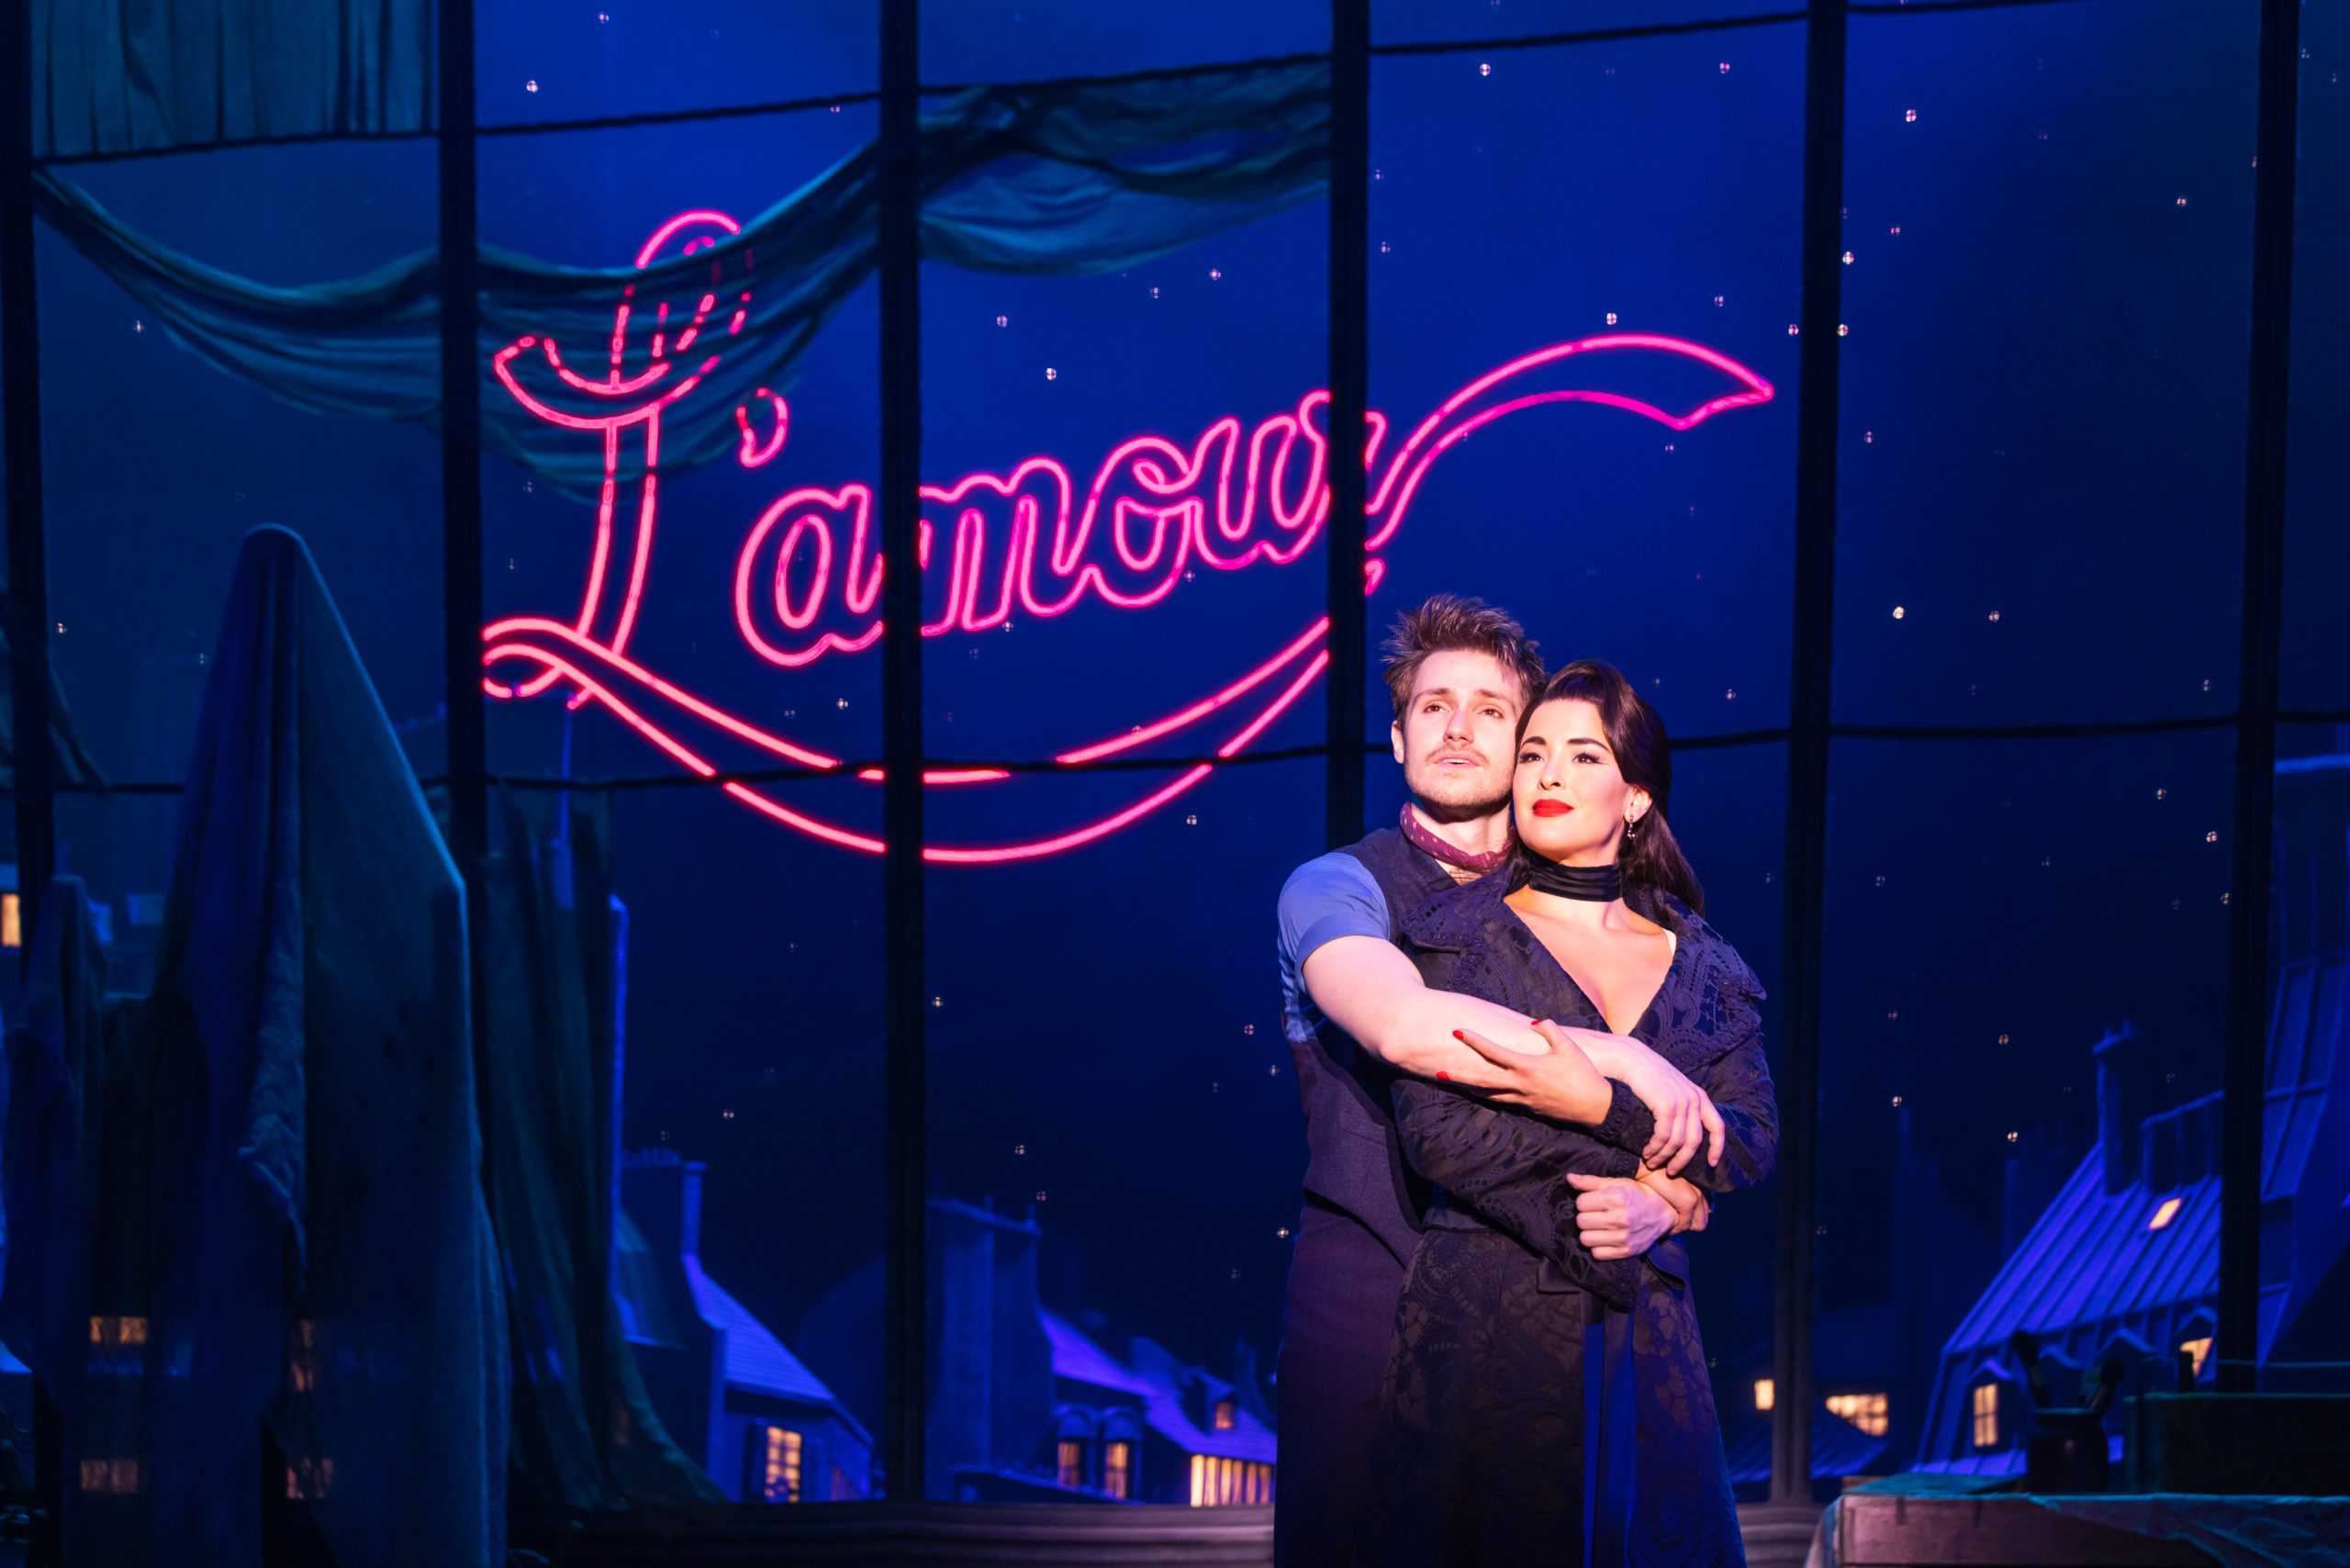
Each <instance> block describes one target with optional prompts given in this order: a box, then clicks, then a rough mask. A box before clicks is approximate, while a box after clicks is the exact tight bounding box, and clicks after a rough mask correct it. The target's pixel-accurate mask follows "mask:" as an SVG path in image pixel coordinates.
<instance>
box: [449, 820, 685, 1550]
mask: <svg viewBox="0 0 2350 1568" xmlns="http://www.w3.org/2000/svg"><path fill="white" fill-rule="evenodd" d="M439 799H440V796H439V792H437V791H436V801H435V803H436V804H438V803H439ZM491 808H492V810H491V823H492V834H491V840H492V843H491V849H490V857H489V863H488V865H487V868H486V871H485V875H484V878H483V881H484V893H485V897H484V904H485V913H484V917H483V918H484V922H485V929H486V938H485V939H486V941H487V944H488V952H487V955H486V961H485V963H484V965H483V972H484V974H485V976H486V977H487V980H486V983H487V985H488V987H489V999H488V1007H487V1014H488V1021H489V1022H488V1027H489V1039H488V1051H487V1055H488V1059H489V1076H490V1089H489V1096H490V1124H489V1126H490V1171H491V1179H492V1180H493V1181H494V1182H496V1183H497V1189H498V1202H497V1204H495V1209H496V1213H497V1216H498V1217H497V1224H498V1249H499V1252H500V1254H501V1256H502V1257H503V1259H504V1260H505V1274H506V1281H507V1308H508V1310H507V1322H508V1325H509V1330H508V1331H509V1337H510V1342H511V1344H512V1346H513V1366H512V1372H513V1389H514V1393H513V1400H514V1406H513V1445H512V1453H513V1460H514V1469H515V1472H516V1473H517V1474H518V1476H519V1477H520V1481H521V1484H523V1485H524V1486H526V1487H527V1488H528V1489H529V1491H530V1493H531V1494H532V1496H533V1497H534V1499H535V1501H536V1502H538V1503H539V1504H540V1505H542V1506H550V1507H565V1508H573V1509H588V1508H607V1507H617V1506H622V1505H625V1504H630V1503H636V1504H651V1505H655V1506H666V1507H686V1508H693V1507H699V1506H715V1505H717V1504H719V1503H722V1501H724V1498H723V1496H722V1495H721V1493H720V1492H719V1490H718V1489H717V1487H715V1486H714V1485H712V1484H711V1481H710V1479H709V1477H707V1476H706V1475H704V1474H703V1473H702V1472H701V1469H700V1467H699V1465H697V1464H696V1463H695V1462H693V1461H692V1460H691V1459H689V1458H688V1457H687V1455H686V1454H685V1453H684V1452H683V1451H682V1450H680V1449H679V1448H678V1447H677V1444H676V1443H674V1442H673V1441H671V1440H670V1438H669V1435H668V1434H667V1433H666V1431H665V1430H664V1429H663V1428H662V1425H661V1419H660V1417H658V1416H656V1415H655V1414H654V1411H653V1405H652V1401H651V1400H650V1398H649V1397H648V1396H647V1394H646V1393H645V1390H644V1384H643V1379H642V1378H641V1377H640V1375H639V1374H638V1371H637V1365H636V1358H635V1356H634V1354H633V1353H632V1351H631V1350H630V1348H629V1344H628V1340H627V1338H626V1337H625V1335H624V1334H623V1332H622V1326H621V1317H620V1312H619V1309H618V1307H617V1305H615V1304H614V1302H613V1299H612V1288H611V1266H610V1260H611V1256H612V1227H613V1224H614V1215H615V1213H616V1205H615V1204H614V1202H613V1177H614V1173H615V1171H616V1169H617V1165H616V1161H615V1158H614V1156H615V1139H616V1138H617V1137H618V1136H619V1129H618V1127H617V1126H615V1125H614V1112H615V1107H614V1103H613V1102H614V1094H615V1091H616V1088H617V1083H616V1074H615V1067H616V1065H617V1063H618V1061H619V1059H620V1049H619V1045H620V1038H619V1036H620V1016H621V1000H622V999H621V985H622V981H621V976H622V974H623V973H624V969H623V968H622V965H623V963H624V958H623V957H622V954H623V952H624V946H625V943H626V941H627V918H628V916H627V911H626V910H625V909H624V908H623V907H622V906H621V903H620V902H619V901H618V900H617V899H615V898H613V896H612V890H611V819H610V800H609V798H607V797H604V796H579V797H566V796H554V795H549V794H545V793H542V792H536V791H531V792H518V791H507V790H500V791H498V792H496V793H495V794H493V796H492V797H491ZM687 1436H688V1439H690V1440H693V1441H695V1442H696V1443H697V1444H699V1441H700V1439H701V1437H702V1434H701V1433H699V1432H694V1433H688V1434H687Z"/></svg>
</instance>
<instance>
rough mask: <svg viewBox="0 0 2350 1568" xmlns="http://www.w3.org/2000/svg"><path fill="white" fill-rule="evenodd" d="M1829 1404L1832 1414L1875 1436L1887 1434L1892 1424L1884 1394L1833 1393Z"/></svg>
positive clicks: (1829, 1410) (1829, 1397) (1829, 1411)
mask: <svg viewBox="0 0 2350 1568" xmlns="http://www.w3.org/2000/svg"><path fill="white" fill-rule="evenodd" d="M1827 1404H1828V1413H1829V1414H1830V1416H1841V1417H1843V1418H1844V1419H1845V1420H1847V1421H1850V1422H1851V1423H1852V1425H1853V1426H1855V1427H1858V1428H1860V1429H1861V1430H1862V1431H1863V1432H1866V1433H1867V1434H1868V1435H1869V1436H1870V1437H1873V1438H1881V1437H1883V1436H1885V1434H1886V1428H1888V1427H1889V1426H1890V1425H1891V1418H1890V1417H1889V1415H1888V1414H1887V1405H1886V1396H1885V1395H1884V1394H1830V1395H1829V1396H1828V1401H1827Z"/></svg>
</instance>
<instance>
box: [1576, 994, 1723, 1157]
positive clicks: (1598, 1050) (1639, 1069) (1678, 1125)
mask: <svg viewBox="0 0 2350 1568" xmlns="http://www.w3.org/2000/svg"><path fill="white" fill-rule="evenodd" d="M1534 1031H1535V1033H1537V1034H1539V1035H1540V1036H1542V1037H1543V1038H1544V1039H1546V1040H1549V1041H1550V1048H1551V1049H1552V1050H1557V1049H1558V1048H1559V1046H1560V1044H1561V1041H1564V1040H1565V1039H1566V1038H1567V1037H1568V1036H1569V1035H1570V1034H1572V1036H1573V1038H1574V1043H1575V1044H1577V1045H1580V1046H1581V1047H1583V1056H1584V1058H1585V1059H1587V1060H1588V1061H1590V1063H1591V1065H1592V1066H1593V1067H1595V1068H1596V1069H1597V1070H1599V1071H1600V1072H1602V1073H1603V1074H1605V1075H1606V1076H1607V1077H1609V1078H1613V1079H1617V1080H1619V1081H1622V1083H1623V1085H1624V1087H1625V1088H1627V1089H1629V1090H1630V1091H1631V1092H1633V1093H1634V1094H1637V1095H1638V1096H1639V1100H1640V1103H1641V1104H1643V1105H1646V1106H1647V1107H1648V1108H1649V1114H1651V1115H1652V1116H1654V1117H1655V1118H1656V1131H1655V1132H1654V1134H1653V1135H1651V1137H1650V1138H1649V1144H1648V1148H1644V1149H1642V1150H1641V1151H1640V1163H1641V1164H1643V1165H1647V1166H1650V1167H1652V1168H1653V1169H1655V1170H1662V1171H1663V1172H1664V1173H1665V1174H1666V1175H1668V1176H1678V1175H1680V1174H1681V1170H1682V1168H1683V1167H1684V1166H1685V1165H1687V1164H1688V1163H1689V1161H1690V1159H1691V1158H1692V1157H1693V1156H1694V1155H1695V1154H1696V1152H1697V1149H1698V1148H1699V1146H1701V1145H1702V1146H1704V1147H1705V1148H1706V1163H1707V1164H1708V1165H1718V1164H1719V1163H1721V1158H1722V1137H1723V1136H1724V1135H1723V1131H1722V1114H1721V1113H1720V1112H1719V1111H1717V1110H1715V1109H1714V1103H1713V1101H1712V1100H1710V1099H1709V1098H1707V1094H1706V1092H1705V1091H1704V1090H1702V1089H1700V1088H1698V1087H1697V1086H1696V1085H1695V1084H1694V1083H1692V1082H1690V1081H1689V1080H1688V1079H1687V1077H1685V1076H1684V1074H1683V1073H1682V1071H1681V1070H1680V1069H1679V1068H1677V1067H1675V1066H1673V1064H1672V1063H1671V1062H1669V1061H1667V1060H1665V1059H1664V1058H1662V1057H1661V1056H1659V1055H1657V1054H1656V1053H1655V1052H1654V1051H1652V1050H1651V1049H1649V1047H1646V1046H1644V1045H1642V1044H1640V1042H1639V1041H1638V1040H1635V1039H1633V1038H1632V1037H1631V1036H1628V1035H1603V1034H1601V1033H1599V1032H1598V1031H1597V1030H1595V1029H1575V1030H1572V1031H1570V1030H1564V1029H1561V1028H1560V1027H1559V1025H1556V1024H1550V1023H1541V1024H1537V1025H1534Z"/></svg>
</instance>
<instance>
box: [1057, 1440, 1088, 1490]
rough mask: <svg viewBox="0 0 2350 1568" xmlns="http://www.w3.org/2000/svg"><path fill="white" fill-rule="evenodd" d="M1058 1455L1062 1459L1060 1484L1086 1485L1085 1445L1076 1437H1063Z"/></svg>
mask: <svg viewBox="0 0 2350 1568" xmlns="http://www.w3.org/2000/svg"><path fill="white" fill-rule="evenodd" d="M1057 1457H1058V1459H1059V1461H1060V1464H1059V1480H1060V1484H1062V1485H1064V1486H1082V1485H1084V1484H1085V1445H1084V1444H1083V1443H1081V1442H1080V1441H1078V1440H1077V1439H1075V1438H1063V1439H1061V1446H1060V1452H1059V1454H1058V1455H1057Z"/></svg>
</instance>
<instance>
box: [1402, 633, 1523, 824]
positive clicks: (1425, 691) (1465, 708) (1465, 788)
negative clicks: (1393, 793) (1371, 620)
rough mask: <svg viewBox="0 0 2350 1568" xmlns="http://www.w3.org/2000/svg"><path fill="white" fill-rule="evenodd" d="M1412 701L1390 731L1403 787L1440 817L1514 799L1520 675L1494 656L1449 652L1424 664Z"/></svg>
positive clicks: (1483, 810) (1481, 812) (1481, 811)
mask: <svg viewBox="0 0 2350 1568" xmlns="http://www.w3.org/2000/svg"><path fill="white" fill-rule="evenodd" d="M1412 688H1413V689H1412V698H1411V700H1410V701H1409V702H1407V703H1405V704H1404V716H1403V717H1402V718H1400V719H1398V720H1396V721H1395V722H1394V725H1393V728H1392V729H1391V730H1390V732H1389V733H1390V734H1391V735H1392V736H1393V740H1394V743H1395V760H1396V761H1398V762H1400V763H1402V764H1403V765H1404V788H1405V789H1407V790H1411V792H1412V794H1413V795H1414V796H1415V797H1416V799H1417V800H1418V801H1419V802H1420V806H1421V809H1422V810H1424V811H1426V812H1428V814H1429V815H1431V816H1434V817H1438V818H1446V819H1457V818H1462V817H1479V816H1485V815H1489V814H1491V813H1492V812H1498V811H1501V810H1502V809H1504V808H1505V807H1506V806H1507V805H1508V804H1509V789H1510V767H1511V762H1512V760H1513V758H1514V757H1515V756H1516V750H1515V746H1516V739H1517V713H1518V707H1519V704H1520V702H1521V700H1522V698H1521V695H1520V692H1519V689H1518V684H1517V676H1516V672H1515V671H1513V670H1510V669H1508V668H1506V667H1505V666H1503V664H1502V662H1501V661H1500V660H1499V659H1496V658H1495V657H1494V656H1493V655H1491V654H1480V653H1472V652H1468V651H1466V650H1463V649H1447V650H1445V651H1444V652H1442V653H1436V654H1430V655H1428V656H1427V658H1426V659H1424V660H1422V661H1421V662H1420V670H1419V674H1418V675H1417V676H1416V678H1414V680H1413V682H1412Z"/></svg>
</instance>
